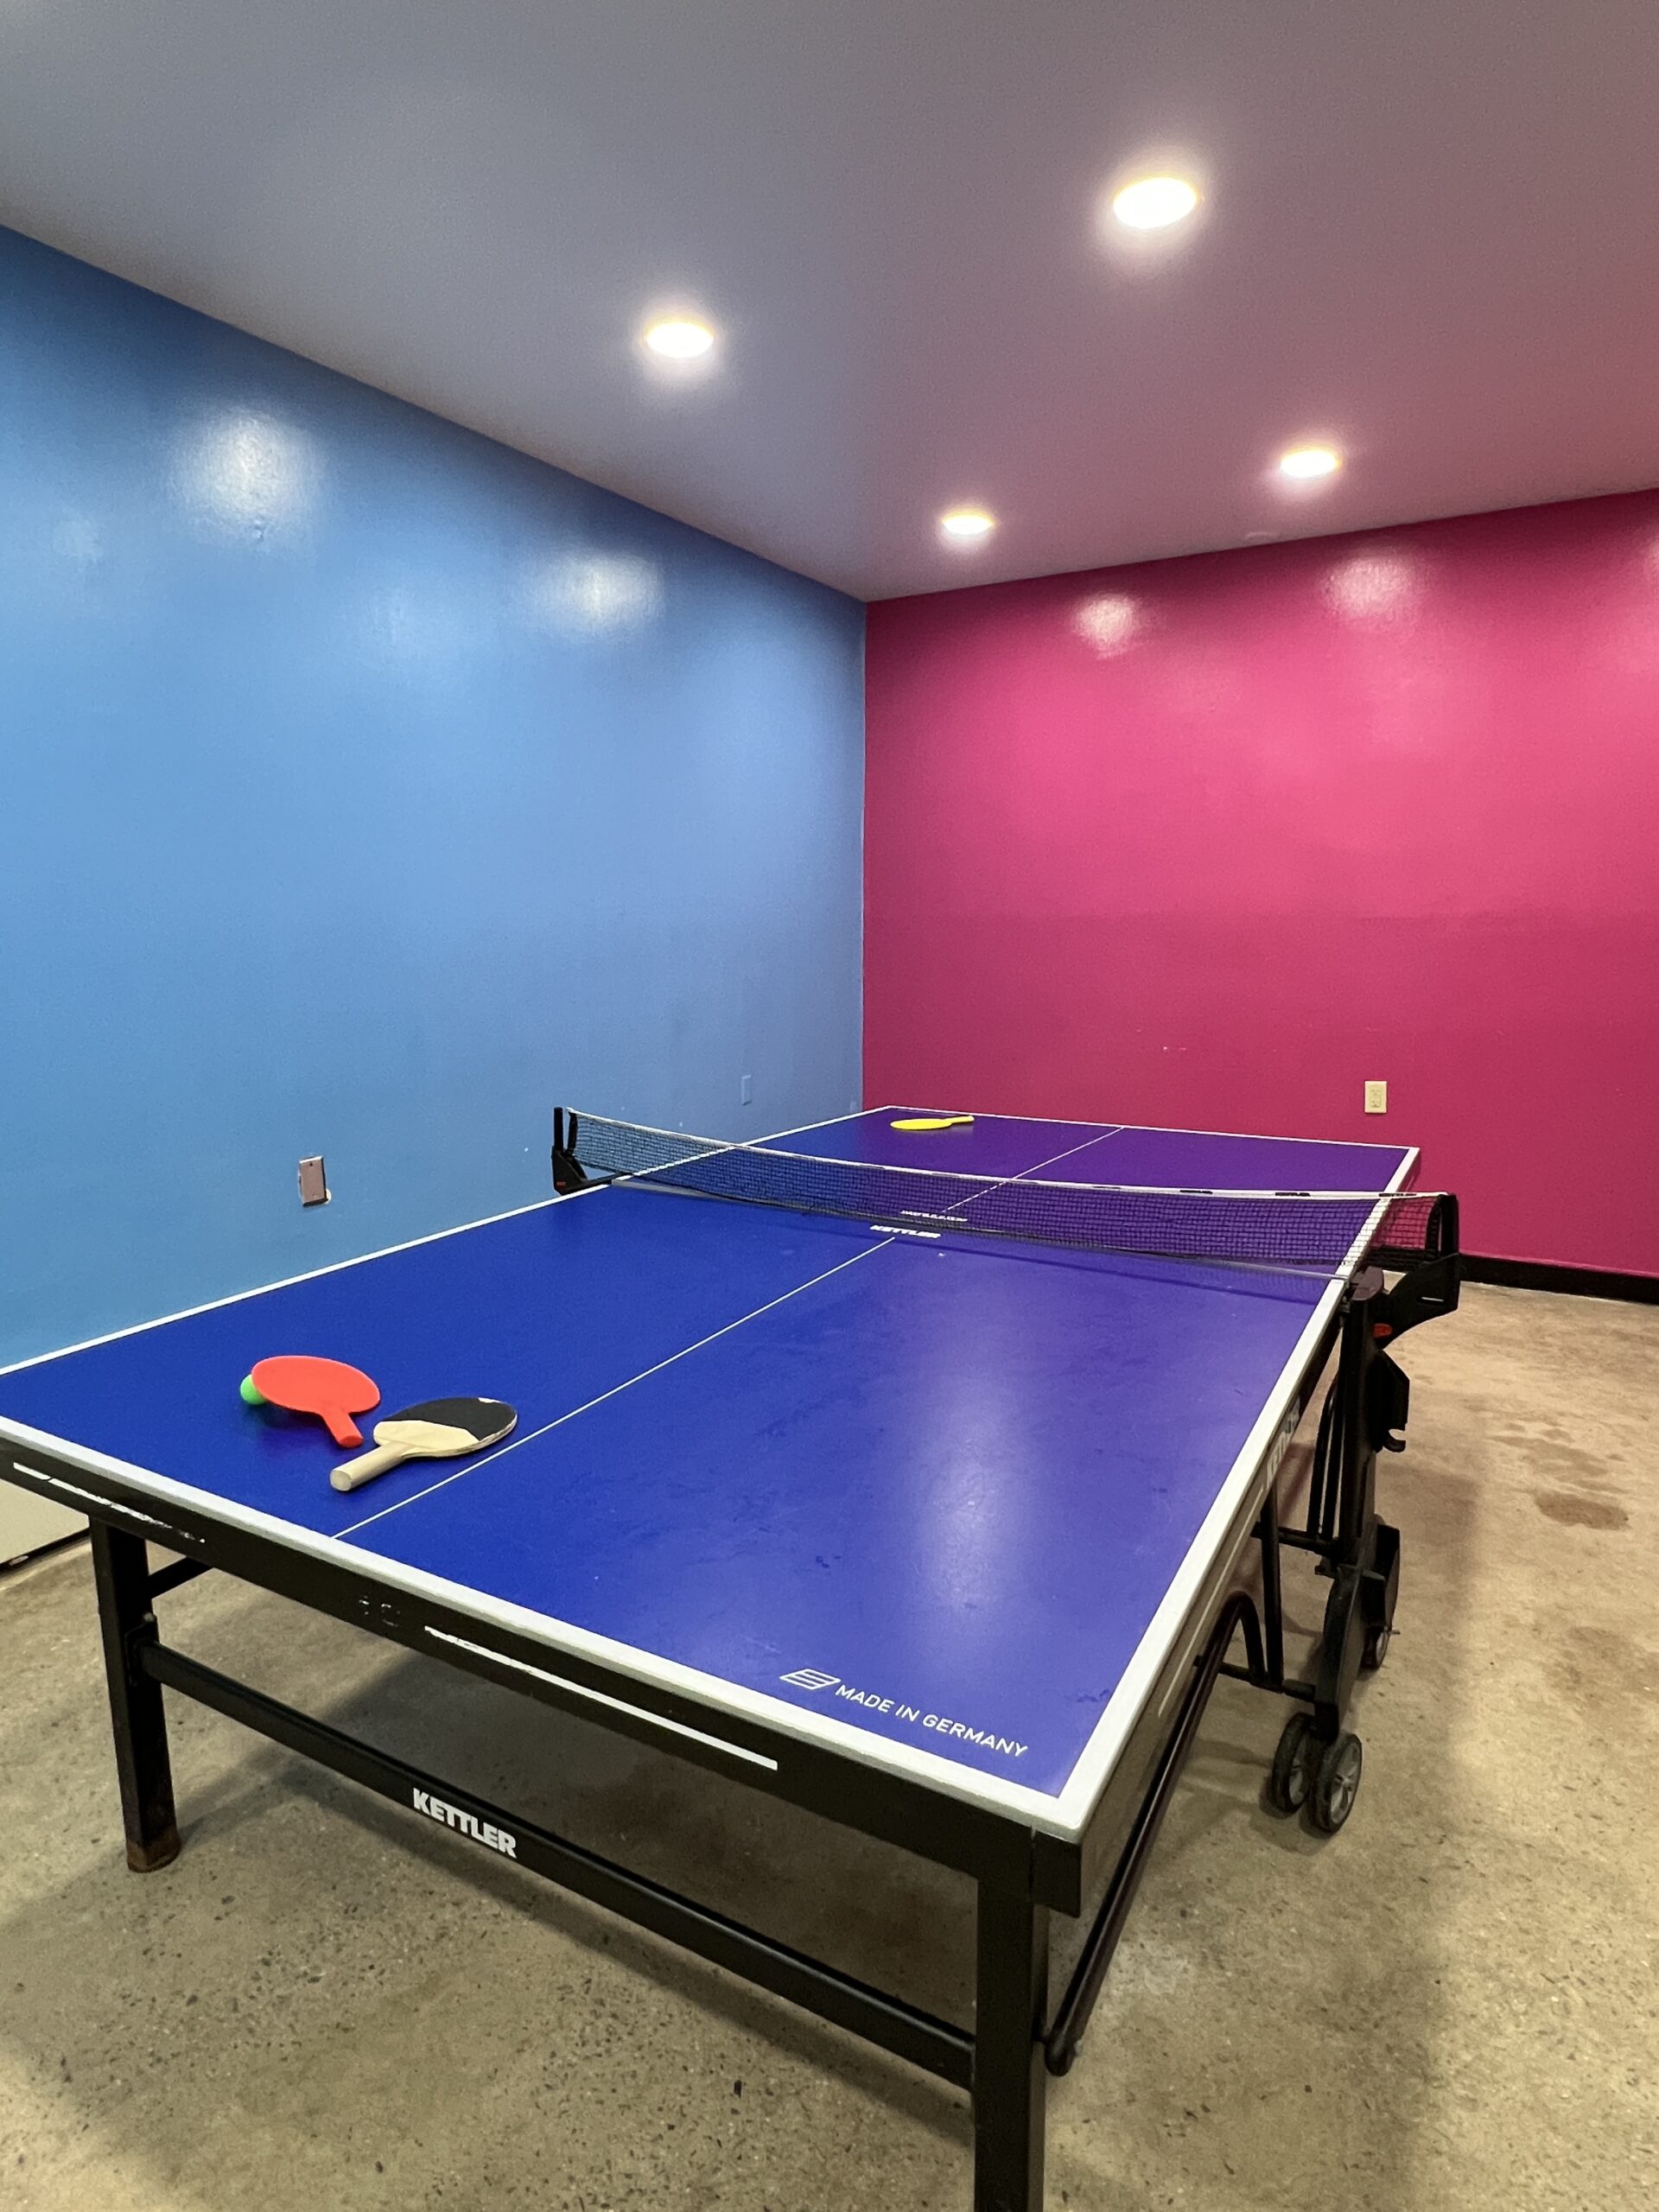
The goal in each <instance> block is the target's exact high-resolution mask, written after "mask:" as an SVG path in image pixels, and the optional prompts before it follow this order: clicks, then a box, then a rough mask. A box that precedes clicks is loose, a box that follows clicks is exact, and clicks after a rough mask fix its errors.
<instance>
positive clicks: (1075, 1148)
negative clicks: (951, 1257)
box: [950, 1122, 1127, 1213]
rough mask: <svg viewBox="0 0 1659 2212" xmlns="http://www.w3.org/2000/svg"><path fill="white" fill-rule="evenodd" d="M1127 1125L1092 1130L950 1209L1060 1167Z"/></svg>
mask: <svg viewBox="0 0 1659 2212" xmlns="http://www.w3.org/2000/svg"><path fill="white" fill-rule="evenodd" d="M1126 1126H1127V1124H1126V1123H1124V1122H1116V1123H1114V1124H1113V1126H1112V1127H1111V1128H1097V1129H1094V1130H1091V1131H1090V1135H1088V1136H1086V1137H1084V1140H1083V1142H1082V1143H1081V1144H1069V1145H1067V1147H1065V1151H1064V1152H1057V1153H1054V1154H1052V1156H1051V1157H1050V1158H1049V1159H1047V1160H1035V1161H1033V1164H1032V1166H1029V1167H1022V1168H1021V1169H1020V1173H1018V1174H1017V1175H1005V1176H1003V1177H1002V1179H1001V1181H1000V1182H996V1183H990V1184H988V1185H986V1187H985V1189H984V1190H982V1191H976V1192H974V1195H973V1196H972V1198H964V1199H963V1202H962V1204H961V1205H959V1206H952V1207H951V1209H950V1211H951V1212H952V1213H965V1212H966V1211H967V1210H968V1208H969V1206H972V1205H978V1204H979V1201H980V1200H981V1199H982V1198H989V1197H990V1195H991V1193H992V1192H993V1191H1006V1190H1007V1187H1008V1185H1009V1184H1010V1183H1023V1182H1024V1181H1025V1180H1026V1179H1027V1176H1029V1175H1040V1174H1041V1173H1042V1172H1043V1170H1044V1168H1045V1167H1058V1166H1059V1164H1060V1162H1061V1160H1070V1159H1071V1157H1072V1155H1073V1154H1076V1153H1079V1152H1087V1151H1088V1149H1089V1147H1090V1145H1091V1144H1098V1143H1099V1142H1100V1140H1101V1139H1102V1138H1103V1137H1115V1136H1117V1135H1120V1134H1121V1132H1122V1130H1123V1128H1125V1127H1126Z"/></svg>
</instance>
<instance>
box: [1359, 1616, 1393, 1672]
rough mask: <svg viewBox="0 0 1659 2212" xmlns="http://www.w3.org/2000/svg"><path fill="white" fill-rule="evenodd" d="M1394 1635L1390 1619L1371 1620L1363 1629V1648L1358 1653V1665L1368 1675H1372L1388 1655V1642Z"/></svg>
mask: <svg viewBox="0 0 1659 2212" xmlns="http://www.w3.org/2000/svg"><path fill="white" fill-rule="evenodd" d="M1393 1636H1394V1623H1393V1622H1392V1621H1373V1622H1372V1624H1371V1625H1370V1628H1368V1629H1367V1630H1366V1631H1365V1649H1364V1650H1363V1652H1362V1653H1361V1655H1360V1662H1359V1663H1360V1665H1361V1666H1362V1667H1363V1669H1365V1671H1366V1673H1367V1674H1368V1675H1374V1674H1375V1673H1376V1670H1377V1669H1378V1668H1379V1667H1380V1666H1381V1665H1382V1664H1383V1661H1384V1660H1385V1659H1386V1658H1387V1657H1388V1656H1389V1643H1390V1641H1391V1640H1392V1638H1393Z"/></svg>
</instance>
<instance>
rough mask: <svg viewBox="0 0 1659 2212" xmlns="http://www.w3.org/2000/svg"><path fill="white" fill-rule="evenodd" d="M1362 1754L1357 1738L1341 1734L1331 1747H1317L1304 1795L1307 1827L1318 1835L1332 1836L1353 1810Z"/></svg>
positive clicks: (1363, 1761) (1361, 1765)
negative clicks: (1316, 1759)
mask: <svg viewBox="0 0 1659 2212" xmlns="http://www.w3.org/2000/svg"><path fill="white" fill-rule="evenodd" d="M1364 1764H1365V1754H1364V1751H1363V1749H1362V1748H1361V1745H1360V1741H1359V1738H1358V1737H1357V1736H1351V1735H1349V1734H1348V1733H1347V1732H1346V1731H1345V1730H1344V1732H1343V1733H1342V1734H1341V1735H1340V1736H1338V1738H1337V1739H1336V1741H1335V1742H1334V1743H1332V1744H1325V1745H1321V1746H1320V1752H1319V1767H1318V1770H1317V1771H1316V1773H1315V1774H1314V1777H1313V1788H1312V1789H1310V1790H1309V1791H1308V1793H1307V1819H1308V1825H1309V1827H1312V1828H1313V1829H1314V1830H1315V1831H1316V1832H1317V1833H1318V1834H1320V1835H1335V1834H1336V1832H1337V1830H1338V1828H1339V1827H1341V1826H1342V1824H1343V1822H1344V1821H1345V1820H1346V1819H1347V1817H1348V1815H1349V1814H1350V1813H1351V1812H1352V1811H1353V1809H1354V1800H1355V1798H1356V1797H1357V1796H1358V1795H1359V1777H1360V1770H1361V1769H1362V1768H1363V1765H1364Z"/></svg>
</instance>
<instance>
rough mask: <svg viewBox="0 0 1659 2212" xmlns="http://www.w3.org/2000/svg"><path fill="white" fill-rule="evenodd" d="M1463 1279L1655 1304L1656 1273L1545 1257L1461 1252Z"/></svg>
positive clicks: (1658, 1279)
mask: <svg viewBox="0 0 1659 2212" xmlns="http://www.w3.org/2000/svg"><path fill="white" fill-rule="evenodd" d="M1463 1279H1464V1281H1465V1282H1495V1283H1501V1284H1502V1285H1503V1287H1505V1288H1506V1289H1509V1290H1560V1291H1565V1292H1567V1294H1568V1295H1569V1296H1570V1297H1573V1298H1626V1299H1629V1300H1630V1301H1631V1302H1632V1303H1633V1304H1635V1305H1637V1306H1659V1275H1628V1274H1616V1273H1615V1272H1614V1270H1613V1269H1612V1268H1558V1267H1554V1266H1552V1265H1551V1264H1550V1262H1548V1261H1547V1260H1489V1259H1484V1258H1483V1257H1482V1256H1481V1255H1480V1254H1479V1253H1478V1252H1465V1254H1464V1255H1463Z"/></svg>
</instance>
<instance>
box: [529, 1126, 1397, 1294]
mask: <svg viewBox="0 0 1659 2212" xmlns="http://www.w3.org/2000/svg"><path fill="white" fill-rule="evenodd" d="M573 1119H574V1120H575V1134H574V1136H573V1140H572V1141H573V1146H574V1151H575V1158H576V1159H577V1160H579V1161H580V1162H581V1164H582V1167H583V1169H584V1170H586V1171H587V1172H588V1173H591V1174H599V1175H606V1176H627V1177H629V1178H631V1179H636V1180H639V1181H641V1182H646V1183H654V1184H659V1185H664V1186H665V1187H668V1188H671V1189H674V1190H678V1191H686V1192H696V1193H697V1194H698V1195H699V1196H702V1197H704V1198H731V1199H737V1200H741V1201H742V1202H743V1203H745V1204H747V1205H772V1206H790V1207H793V1208H795V1209H797V1210H798V1211H801V1212H804V1213H823V1214H835V1215H839V1216H842V1217H844V1218H847V1219H849V1220H855V1221H867V1222H868V1223H869V1224H871V1226H872V1227H880V1228H883V1229H889V1230H896V1231H898V1232H899V1233H908V1234H910V1235H913V1236H914V1235H920V1236H938V1235H944V1234H946V1233H950V1234H953V1235H956V1234H968V1235H972V1236H1001V1237H1015V1238H1020V1239H1023V1240H1026V1241H1027V1242H1030V1243H1038V1244H1058V1245H1062V1246H1065V1247H1068V1248H1070V1249H1072V1250H1077V1251H1092V1252H1124V1253H1139V1254H1145V1255H1148V1256H1154V1257H1160V1258H1166V1259H1191V1260H1229V1261H1235V1262H1241V1263H1243V1264H1245V1265H1250V1266H1256V1267H1268V1268H1296V1269H1298V1270H1303V1269H1306V1270H1311V1271H1314V1272H1317V1273H1320V1274H1334V1273H1337V1272H1338V1271H1340V1270H1341V1269H1342V1268H1344V1267H1345V1266H1347V1265H1350V1264H1351V1263H1352V1262H1354V1261H1355V1260H1357V1258H1358V1257H1359V1256H1360V1255H1362V1254H1363V1253H1364V1252H1365V1251H1367V1250H1368V1249H1373V1248H1375V1249H1377V1251H1378V1252H1379V1255H1381V1254H1383V1252H1386V1253H1387V1254H1388V1255H1392V1256H1397V1257H1398V1258H1399V1259H1401V1260H1402V1261H1404V1260H1406V1259H1408V1258H1415V1257H1421V1256H1424V1255H1429V1254H1433V1253H1434V1252H1437V1251H1438V1250H1439V1249H1440V1241H1439V1240H1440V1203H1441V1202H1440V1194H1439V1193H1436V1192H1406V1193H1404V1194H1403V1195H1402V1196H1400V1197H1395V1198H1389V1197H1385V1196H1383V1194H1381V1193H1378V1192H1355V1191H1345V1192H1307V1191H1194V1190H1148V1189H1142V1188H1137V1187H1132V1186H1128V1185H1118V1184H1109V1183H1059V1182H1044V1181H1040V1180H1039V1179H1037V1178H1035V1177H1023V1178H1001V1179H991V1178H988V1177H985V1176H978V1175H963V1174H948V1173H944V1172H942V1171H939V1170H936V1169H932V1168H918V1167H891V1166H880V1165H876V1164H874V1163H872V1162H868V1161H863V1160H824V1159H819V1158H817V1157H816V1156H814V1155H812V1154H806V1153H798V1152H785V1151H783V1150H780V1149H774V1148H772V1147H770V1146H759V1145H742V1144H723V1143H721V1142H719V1141H717V1140H715V1139H714V1138H709V1137H693V1136H685V1135H679V1134H677V1133H676V1132H674V1131H672V1130H668V1129H652V1128H645V1127H643V1126H641V1125H640V1124H639V1123H638V1122H614V1121H608V1120H607V1119H606V1118H605V1117H604V1116H601V1115H587V1114H584V1115H582V1116H580V1117H579V1118H575V1117H573Z"/></svg>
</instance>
